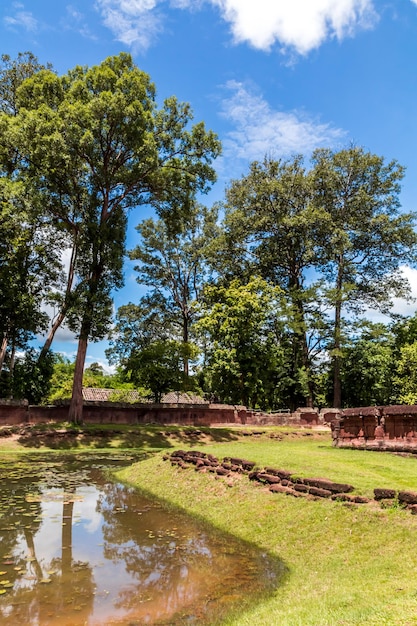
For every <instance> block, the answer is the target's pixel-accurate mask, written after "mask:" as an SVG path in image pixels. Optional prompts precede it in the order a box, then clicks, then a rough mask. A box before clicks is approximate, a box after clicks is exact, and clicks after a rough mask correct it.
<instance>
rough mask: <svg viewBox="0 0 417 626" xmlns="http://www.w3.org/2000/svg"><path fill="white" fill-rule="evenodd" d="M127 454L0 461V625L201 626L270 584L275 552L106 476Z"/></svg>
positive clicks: (276, 570)
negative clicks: (209, 525)
mask: <svg viewBox="0 0 417 626" xmlns="http://www.w3.org/2000/svg"><path fill="white" fill-rule="evenodd" d="M133 460H134V459H133V458H132V457H123V456H118V457H112V458H111V459H110V458H109V457H108V456H106V457H104V456H102V457H99V456H94V459H92V458H91V455H89V456H88V457H86V456H83V455H78V456H71V457H69V456H61V455H49V456H40V455H37V456H36V457H32V458H28V457H25V458H24V459H23V460H21V461H19V462H11V461H9V460H7V459H2V460H0V475H1V478H2V480H1V486H0V623H1V624H2V625H3V626H6V625H9V624H10V626H11V625H13V626H20V625H24V626H46V625H51V626H78V625H89V626H93V625H94V626H97V625H100V626H102V625H104V624H106V625H112V624H124V625H130V626H139V625H143V624H166V625H167V624H169V625H170V626H176V625H180V624H181V625H182V624H198V625H199V626H200V625H205V624H214V623H220V621H221V619H222V617H223V616H225V615H226V614H227V613H228V612H230V610H234V609H237V608H238V607H240V608H241V607H243V606H244V605H246V604H247V603H253V602H255V601H256V600H257V599H259V598H260V597H261V596H264V595H265V594H267V593H271V592H272V591H273V589H275V588H276V587H277V585H278V584H279V579H280V576H281V575H282V573H283V568H282V565H281V563H280V562H279V561H277V559H273V558H271V557H270V556H269V555H267V554H266V553H262V552H260V551H258V550H256V549H255V548H254V547H253V546H250V545H247V544H244V543H241V542H238V541H237V540H236V539H235V538H234V537H232V536H230V535H226V534H221V533H218V532H213V531H211V530H208V529H207V527H204V526H202V525H199V524H198V523H197V522H196V521H195V520H193V519H190V518H189V517H187V516H186V515H184V514H182V513H179V512H178V511H174V510H171V509H168V508H166V507H164V506H162V504H161V503H160V502H158V501H154V500H151V499H149V498H146V497H144V496H143V495H142V494H140V493H138V492H137V491H136V490H133V489H131V488H128V487H126V486H125V485H122V484H120V483H118V482H115V481H114V480H112V479H111V477H110V473H109V471H108V470H109V468H115V467H117V465H120V464H127V463H130V462H132V461H133Z"/></svg>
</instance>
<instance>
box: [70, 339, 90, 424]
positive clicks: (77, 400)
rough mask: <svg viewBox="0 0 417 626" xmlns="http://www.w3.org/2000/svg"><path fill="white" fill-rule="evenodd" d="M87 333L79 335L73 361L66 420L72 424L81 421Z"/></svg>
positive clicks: (80, 422)
mask: <svg viewBox="0 0 417 626" xmlns="http://www.w3.org/2000/svg"><path fill="white" fill-rule="evenodd" d="M87 345H88V333H87V334H85V333H83V332H82V333H81V334H80V338H79V340H78V350H77V358H76V360H75V371H74V381H73V385H72V396H71V404H70V407H69V415H68V418H69V420H70V421H71V422H74V424H82V421H83V375H84V364H85V357H86V355H87Z"/></svg>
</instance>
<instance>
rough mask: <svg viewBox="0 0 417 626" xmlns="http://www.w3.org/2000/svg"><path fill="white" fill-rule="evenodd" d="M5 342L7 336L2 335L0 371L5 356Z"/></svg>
mask: <svg viewBox="0 0 417 626" xmlns="http://www.w3.org/2000/svg"><path fill="white" fill-rule="evenodd" d="M7 343H8V342H7V336H6V335H4V336H3V340H2V342H1V347H0V372H1V370H2V369H3V363H4V359H5V358H6V351H7Z"/></svg>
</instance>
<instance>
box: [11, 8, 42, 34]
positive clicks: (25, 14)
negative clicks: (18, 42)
mask: <svg viewBox="0 0 417 626" xmlns="http://www.w3.org/2000/svg"><path fill="white" fill-rule="evenodd" d="M14 8H15V13H14V15H6V16H5V18H4V23H5V25H6V26H8V27H9V28H23V29H24V30H27V31H28V32H32V33H34V32H36V31H37V30H38V21H37V20H36V19H35V18H34V17H33V15H32V13H31V12H30V11H24V10H23V9H24V7H23V5H21V4H17V3H15V4H14Z"/></svg>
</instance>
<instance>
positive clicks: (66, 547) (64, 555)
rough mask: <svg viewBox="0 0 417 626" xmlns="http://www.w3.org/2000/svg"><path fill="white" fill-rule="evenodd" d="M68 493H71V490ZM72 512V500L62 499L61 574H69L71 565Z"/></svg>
mask: <svg viewBox="0 0 417 626" xmlns="http://www.w3.org/2000/svg"><path fill="white" fill-rule="evenodd" d="M70 493H73V490H71V492H70ZM73 510H74V500H72V499H71V497H70V499H68V497H67V498H66V499H64V503H63V505H62V539H61V541H62V547H61V549H62V552H61V572H62V574H69V573H70V572H71V565H72V514H73Z"/></svg>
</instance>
